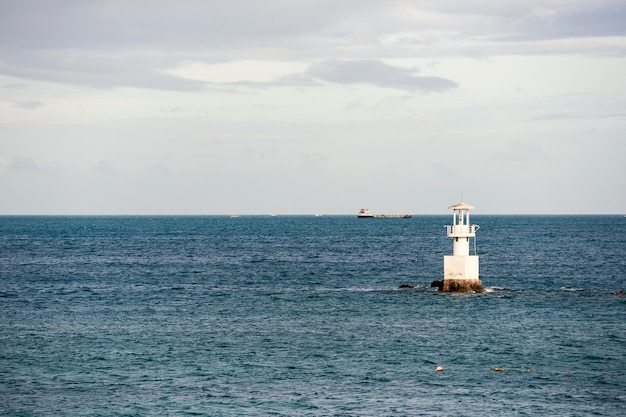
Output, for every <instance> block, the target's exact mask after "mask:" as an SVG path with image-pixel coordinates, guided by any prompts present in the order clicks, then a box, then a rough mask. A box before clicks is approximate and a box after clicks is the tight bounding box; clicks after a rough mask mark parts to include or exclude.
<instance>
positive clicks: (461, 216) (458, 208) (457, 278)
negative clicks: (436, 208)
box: [440, 203, 483, 292]
mask: <svg viewBox="0 0 626 417" xmlns="http://www.w3.org/2000/svg"><path fill="white" fill-rule="evenodd" d="M448 208H451V209H452V226H446V229H447V231H448V237H451V238H452V256H449V255H447V256H444V257H443V282H442V283H441V286H440V289H441V290H442V291H447V292H467V291H475V292H482V291H483V285H482V282H481V281H480V278H479V275H478V256H477V255H476V253H474V255H470V238H471V237H473V238H474V243H476V231H477V230H478V225H475V224H471V223H470V215H469V211H470V210H471V209H473V208H474V207H472V206H470V205H469V204H465V203H458V204H455V205H453V206H450V207H448Z"/></svg>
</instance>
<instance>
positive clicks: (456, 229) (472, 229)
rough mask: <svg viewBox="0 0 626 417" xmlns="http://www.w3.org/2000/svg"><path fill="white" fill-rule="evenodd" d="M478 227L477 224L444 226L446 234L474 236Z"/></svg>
mask: <svg viewBox="0 0 626 417" xmlns="http://www.w3.org/2000/svg"><path fill="white" fill-rule="evenodd" d="M478 229H479V226H478V225H477V224H469V225H467V224H461V225H453V226H446V231H447V234H448V236H474V234H475V233H476V231H477V230H478Z"/></svg>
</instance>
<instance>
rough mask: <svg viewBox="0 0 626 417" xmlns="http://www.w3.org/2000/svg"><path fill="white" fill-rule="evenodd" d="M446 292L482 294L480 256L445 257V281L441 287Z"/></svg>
mask: <svg viewBox="0 0 626 417" xmlns="http://www.w3.org/2000/svg"><path fill="white" fill-rule="evenodd" d="M439 290H440V291H445V292H469V291H474V292H482V291H483V284H482V282H481V280H480V278H479V275H478V256H444V257H443V281H442V282H441V286H440V287H439Z"/></svg>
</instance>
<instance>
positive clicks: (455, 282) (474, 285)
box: [439, 279, 483, 293]
mask: <svg viewBox="0 0 626 417" xmlns="http://www.w3.org/2000/svg"><path fill="white" fill-rule="evenodd" d="M439 291H443V292H471V291H473V292H476V293H481V292H483V283H482V281H481V280H479V279H444V280H443V282H442V283H441V286H440V287H439Z"/></svg>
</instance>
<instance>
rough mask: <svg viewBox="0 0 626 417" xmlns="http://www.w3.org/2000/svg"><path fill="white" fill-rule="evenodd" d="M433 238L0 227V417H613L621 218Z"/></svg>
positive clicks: (103, 221)
mask: <svg viewBox="0 0 626 417" xmlns="http://www.w3.org/2000/svg"><path fill="white" fill-rule="evenodd" d="M450 220H451V216H417V217H413V218H412V219H408V220H404V219H403V220H358V219H356V216H337V217H332V216H327V217H313V216H311V217H295V216H294V217H290V216H283V217H269V216H268V217H253V216H250V217H246V216H244V217H240V218H236V219H231V218H227V217H74V218H72V217H0V313H1V315H0V414H2V415H12V416H39V415H62V416H78V415H81V416H89V415H93V416H104V415H116V416H117V415H128V416H131V415H142V416H156V415H159V416H161V415H162V416H185V415H203V416H411V415H415V416H439V415H445V416H487V415H488V416H504V415H507V416H508V415H542V416H544V415H553V416H556V415H559V416H563V415H567V416H587V415H598V416H618V415H624V410H626V296H620V295H616V294H614V293H616V292H618V291H623V290H626V218H625V217H623V216H480V215H474V216H473V221H474V223H478V224H479V225H480V226H481V229H480V231H479V232H478V241H477V250H478V255H479V256H480V268H481V278H482V280H483V285H484V287H485V288H486V289H487V291H486V292H485V293H482V294H444V293H439V292H437V291H436V290H434V289H431V288H430V283H431V281H433V280H436V279H441V277H442V275H443V255H446V254H450V253H451V251H452V243H451V241H450V239H448V238H447V237H446V236H445V229H444V227H443V226H444V225H446V224H449V223H450ZM401 284H410V285H412V286H414V288H413V289H399V288H398V287H399V285H401ZM438 366H442V367H443V368H444V371H443V372H435V369H436V367H438ZM493 368H504V370H503V371H494V370H493Z"/></svg>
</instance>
